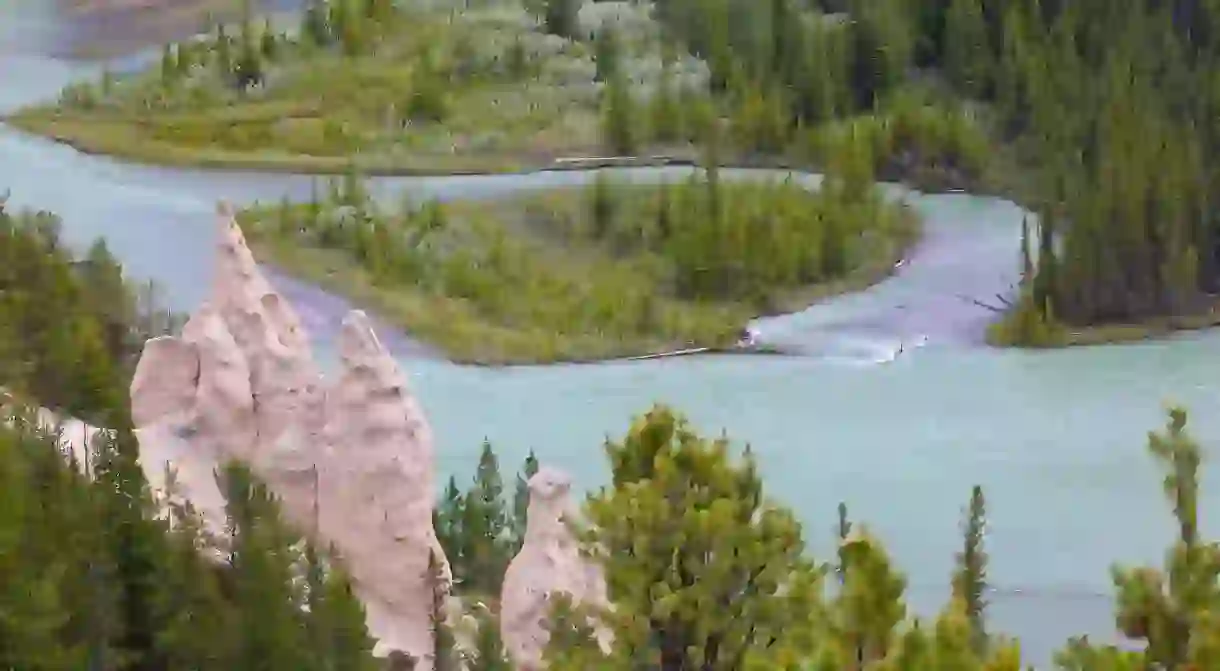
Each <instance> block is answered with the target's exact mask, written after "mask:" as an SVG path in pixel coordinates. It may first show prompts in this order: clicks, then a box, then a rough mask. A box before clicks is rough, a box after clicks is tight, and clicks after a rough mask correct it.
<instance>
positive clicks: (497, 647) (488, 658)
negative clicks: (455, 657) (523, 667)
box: [466, 613, 512, 671]
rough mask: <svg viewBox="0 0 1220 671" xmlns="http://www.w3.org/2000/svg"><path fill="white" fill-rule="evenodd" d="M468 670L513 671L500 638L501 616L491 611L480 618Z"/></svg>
mask: <svg viewBox="0 0 1220 671" xmlns="http://www.w3.org/2000/svg"><path fill="white" fill-rule="evenodd" d="M466 671H512V665H511V664H509V663H508V659H507V657H506V656H505V653H504V643H503V641H501V640H500V621H499V618H497V617H496V616H495V615H492V614H491V613H485V614H484V615H483V616H482V617H480V618H479V630H478V635H477V638H476V639H475V650H474V659H473V660H471V662H470V663H469V664H468V665H467V666H466Z"/></svg>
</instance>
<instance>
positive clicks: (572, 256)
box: [239, 172, 918, 364]
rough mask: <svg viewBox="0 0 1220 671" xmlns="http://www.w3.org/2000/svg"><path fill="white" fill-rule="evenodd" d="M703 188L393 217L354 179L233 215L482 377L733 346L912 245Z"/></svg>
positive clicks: (884, 207)
mask: <svg viewBox="0 0 1220 671" xmlns="http://www.w3.org/2000/svg"><path fill="white" fill-rule="evenodd" d="M714 175H715V173H714V172H713V176H712V177H711V178H697V177H692V178H691V179H690V180H686V181H682V182H675V183H670V184H662V185H643V184H628V183H616V182H609V181H605V180H601V181H598V182H596V183H594V184H593V185H591V186H588V187H577V188H564V189H557V190H550V191H545V192H537V193H532V194H527V195H523V196H518V197H515V198H512V199H509V200H502V201H495V202H457V203H449V204H445V205H440V204H436V203H430V204H426V205H424V206H422V207H421V206H419V205H418V204H414V203H407V204H404V205H402V206H401V207H398V208H384V207H377V206H375V205H374V204H372V203H371V202H370V201H369V199H368V198H367V197H366V196H365V195H364V193H363V189H362V187H361V186H360V184H359V180H357V179H355V178H350V179H348V180H345V182H344V183H338V182H336V183H335V184H334V185H332V188H331V190H330V191H329V192H328V193H327V194H324V195H319V196H318V197H316V198H314V199H313V200H312V201H311V202H309V203H305V204H297V205H291V204H288V203H282V204H280V205H278V206H261V207H255V208H252V209H250V210H247V211H245V212H242V213H241V214H240V216H239V219H240V221H241V223H242V224H243V226H244V228H245V230H246V232H247V238H248V240H249V242H250V244H251V247H252V248H253V249H254V251H255V253H256V255H258V256H259V257H260V258H261V259H263V260H264V261H269V262H271V263H272V264H274V265H276V266H279V267H280V268H282V269H284V270H285V271H287V272H289V273H291V274H294V275H298V276H301V277H303V278H305V279H308V280H310V281H313V282H315V283H317V284H319V285H321V286H323V287H325V288H327V289H328V290H331V291H334V292H336V293H339V294H342V295H344V296H346V297H348V298H349V299H351V300H352V301H353V302H354V303H356V304H358V305H361V306H363V307H365V308H367V309H369V310H371V311H373V312H376V313H378V314H379V315H381V316H382V317H383V318H385V319H387V320H389V321H391V322H392V323H395V324H397V325H399V326H401V327H402V328H404V329H406V330H407V331H409V332H410V333H411V334H412V335H413V336H414V337H417V338H419V339H421V340H423V341H426V342H429V343H431V344H434V345H435V346H438V347H439V348H440V349H442V350H443V351H445V352H446V353H447V354H448V355H449V356H450V358H452V359H454V360H456V361H461V362H466V363H480V364H516V363H549V362H558V361H588V360H601V359H609V358H617V357H624V356H633V355H643V354H652V353H659V352H665V351H672V350H676V349H684V348H690V347H712V348H719V347H727V346H731V345H732V344H733V343H734V342H735V341H736V340H737V338H738V335H739V333H740V330H741V329H742V327H743V326H744V325H745V324H746V322H747V321H748V320H750V319H751V318H753V317H756V316H759V315H761V314H766V313H773V312H786V311H791V310H795V309H799V308H803V307H806V306H808V305H809V304H810V303H813V302H815V301H817V300H819V299H822V298H825V297H826V296H828V295H832V294H835V293H839V292H843V291H848V290H853V289H857V288H862V287H864V286H867V285H868V284H871V283H872V282H875V281H878V280H879V279H881V278H883V277H885V276H886V275H888V273H889V272H890V271H891V270H892V267H893V264H894V262H895V261H896V260H897V259H898V258H901V256H902V254H903V252H904V250H905V249H906V247H907V246H908V245H910V244H911V243H912V242H913V241H914V239H915V238H916V237H917V230H918V224H917V221H916V219H915V217H914V216H913V214H911V213H910V212H909V211H907V210H905V209H904V208H903V207H902V206H900V205H897V204H894V203H889V202H886V201H883V200H882V199H881V198H880V197H879V196H876V195H875V194H874V193H873V192H871V191H870V192H868V193H867V194H863V195H849V194H848V192H847V191H845V190H843V189H842V188H841V187H840V186H839V185H836V184H833V183H832V184H829V185H828V186H826V187H824V188H823V189H822V190H820V191H814V192H811V191H806V190H805V189H803V188H801V187H799V186H797V185H794V184H790V183H778V182H733V183H720V182H719V179H718V178H717V177H715V176H714Z"/></svg>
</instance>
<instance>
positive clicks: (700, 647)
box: [562, 407, 820, 670]
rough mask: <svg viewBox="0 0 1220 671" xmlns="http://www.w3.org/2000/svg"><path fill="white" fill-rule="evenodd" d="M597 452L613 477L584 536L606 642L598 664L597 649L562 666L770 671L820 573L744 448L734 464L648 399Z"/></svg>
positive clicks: (568, 654)
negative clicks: (599, 573) (604, 588)
mask: <svg viewBox="0 0 1220 671" xmlns="http://www.w3.org/2000/svg"><path fill="white" fill-rule="evenodd" d="M606 452H607V455H608V456H609V458H610V463H611V472H612V480H613V483H614V486H613V488H603V489H601V490H600V491H598V492H597V493H596V494H594V495H593V496H592V497H591V498H590V500H589V505H588V510H587V518H588V521H589V522H590V528H589V530H588V531H587V532H586V535H585V538H584V540H585V541H586V542H587V543H589V546H588V547H589V548H591V551H592V548H597V551H596V557H597V560H599V561H601V562H603V565H604V567H605V575H606V579H607V582H608V586H609V591H610V594H611V598H612V599H614V602H615V608H616V612H615V613H614V614H613V616H612V617H611V616H609V615H607V618H608V619H607V622H608V623H609V625H610V626H611V627H612V629H613V633H614V635H615V639H616V645H615V649H614V651H613V653H612V659H611V660H610V661H608V662H606V664H608V666H598V664H599V663H601V662H599V661H597V658H598V655H600V653H599V652H598V651H596V649H595V648H596V646H594V647H593V648H592V649H587V650H583V649H582V650H579V651H562V653H563V656H564V658H565V661H566V662H567V664H569V665H571V666H565V668H635V667H634V666H632V665H633V664H634V663H637V662H639V661H643V660H645V659H653V660H657V661H658V662H659V668H663V669H680V668H708V669H726V670H727V669H738V668H774V667H773V666H770V664H772V663H779V662H780V661H782V660H783V659H784V656H785V655H787V654H790V653H791V652H792V649H793V645H794V643H795V642H796V641H798V640H801V639H802V637H803V636H804V635H805V634H806V633H807V630H806V629H805V627H803V626H802V625H801V623H803V622H809V617H808V615H809V613H810V612H812V609H813V608H814V607H815V603H816V600H817V597H816V594H817V593H818V591H819V590H820V586H819V583H820V573H819V572H818V571H817V570H816V569H815V568H814V566H813V564H812V563H811V562H810V561H809V560H808V559H806V558H805V557H804V556H803V553H804V547H803V543H802V541H801V532H800V526H799V524H798V523H797V522H796V520H795V519H794V518H793V516H792V515H791V513H789V512H788V511H786V510H783V509H781V508H777V507H774V506H772V505H771V504H769V503H767V502H765V501H764V498H763V492H762V482H761V480H760V479H759V476H758V473H757V470H756V468H755V466H754V463H753V461H752V459H751V457H750V456H749V454H748V451H747V454H746V455H745V456H744V457H743V459H742V461H741V462H740V463H733V462H732V461H731V460H730V457H729V443H728V441H727V439H721V440H708V439H704V438H701V437H700V436H698V435H697V434H695V433H694V431H693V430H691V428H690V427H689V425H688V424H687V422H686V421H685V420H684V419H683V418H681V417H680V416H677V415H675V414H674V413H673V412H671V411H670V410H668V409H666V408H664V407H655V408H653V409H652V410H651V411H650V412H649V413H648V414H647V415H645V416H644V417H641V418H639V419H637V420H636V421H635V422H634V423H633V425H632V428H631V430H630V432H629V433H628V434H627V435H626V436H625V437H624V438H623V440H622V441H620V442H607V445H606ZM640 538H647V539H648V542H647V543H640V542H639V540H638V539H640ZM640 624H642V625H643V627H641V626H638V625H640ZM582 655H584V656H582Z"/></svg>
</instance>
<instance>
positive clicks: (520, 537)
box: [510, 450, 538, 555]
mask: <svg viewBox="0 0 1220 671" xmlns="http://www.w3.org/2000/svg"><path fill="white" fill-rule="evenodd" d="M537 473H538V457H537V456H535V455H534V451H533V450H530V453H529V455H527V456H526V457H525V463H524V464H523V465H522V467H521V472H520V473H518V474H517V484H516V489H515V490H514V491H513V510H512V518H511V527H512V529H511V530H512V544H511V552H510V554H511V555H516V554H517V553H518V552H520V551H521V545H522V543H524V542H525V525H526V519H527V518H528V512H529V505H530V487H529V479H530V478H532V477H534V475H536V474H537Z"/></svg>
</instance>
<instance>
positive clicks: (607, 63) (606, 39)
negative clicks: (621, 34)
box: [593, 28, 622, 82]
mask: <svg viewBox="0 0 1220 671" xmlns="http://www.w3.org/2000/svg"><path fill="white" fill-rule="evenodd" d="M621 52H622V48H621V47H620V46H619V38H618V34H617V33H616V32H615V31H614V30H613V29H611V28H607V29H604V30H601V31H599V32H598V33H597V38H596V41H595V43H594V52H593V60H594V63H595V64H596V65H597V80H598V81H601V82H609V81H612V80H613V79H615V78H616V77H618V76H620V74H621V67H620V63H621V61H622V53H621Z"/></svg>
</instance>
